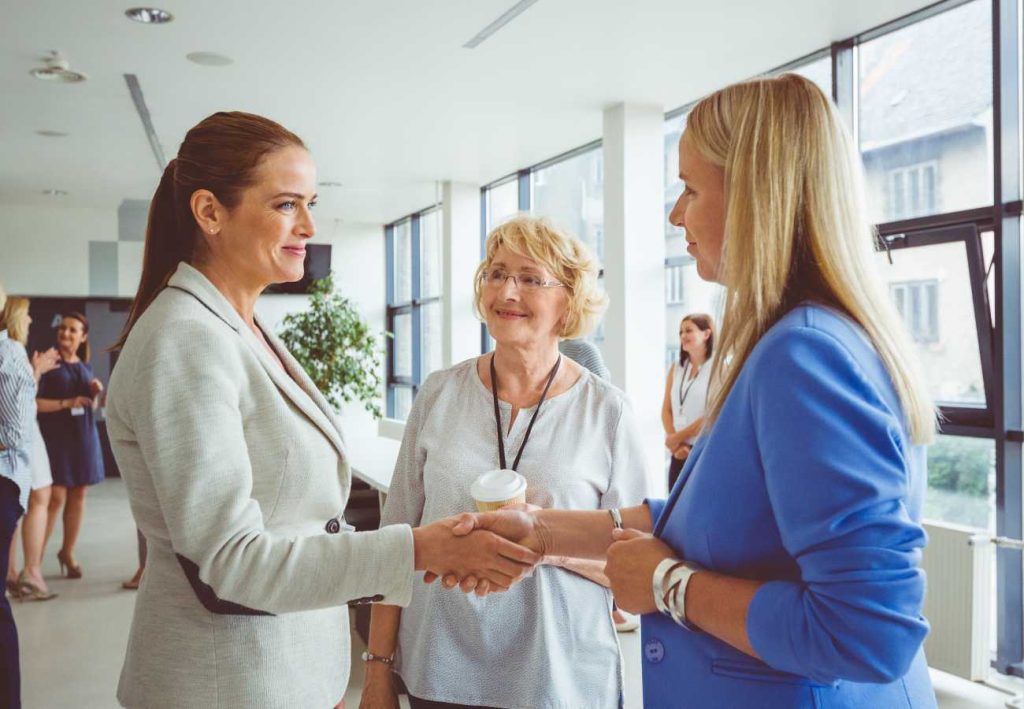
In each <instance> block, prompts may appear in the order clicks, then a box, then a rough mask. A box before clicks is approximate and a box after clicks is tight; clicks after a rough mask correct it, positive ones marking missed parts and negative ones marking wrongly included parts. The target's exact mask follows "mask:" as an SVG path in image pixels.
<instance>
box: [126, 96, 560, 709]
mask: <svg viewBox="0 0 1024 709" xmlns="http://www.w3.org/2000/svg"><path fill="white" fill-rule="evenodd" d="M315 192H316V168H315V166H314V165H313V161H312V159H311V158H310V155H309V153H308V151H307V150H306V147H305V145H304V144H303V143H302V141H301V140H300V139H299V138H298V136H296V135H295V134H293V133H291V132H290V131H288V130H286V129H285V128H283V127H282V126H280V125H278V124H277V123H274V122H273V121H270V120H268V119H266V118H262V117H260V116H255V115H252V114H248V113H238V112H234V113H216V114H214V115H212V116H210V117H208V118H206V119H205V120H203V121H201V122H200V123H199V124H198V125H196V126H195V127H193V128H192V129H191V130H190V131H189V132H188V133H187V134H186V135H185V140H184V142H182V144H181V147H180V148H179V150H178V156H177V158H175V159H174V160H172V161H171V162H170V163H169V164H168V166H167V168H166V170H165V171H164V175H163V178H162V179H161V181H160V186H159V187H158V188H157V191H156V194H155V195H154V196H153V200H152V202H151V205H150V212H149V223H148V226H147V229H146V247H145V255H144V262H143V269H142V279H141V282H140V284H139V290H138V293H137V295H136V297H135V301H134V303H133V306H132V311H131V313H130V315H129V319H128V324H127V325H126V327H125V331H124V334H123V336H122V338H121V340H120V342H119V343H118V345H119V346H121V348H122V349H121V354H120V357H119V358H118V362H117V367H116V368H115V370H114V374H113V376H112V378H111V383H110V396H109V398H108V402H107V404H108V405H107V422H108V426H109V431H110V440H111V446H112V447H113V451H114V455H115V457H116V459H117V464H118V467H119V468H120V470H121V475H122V477H123V478H124V480H125V484H126V486H127V489H128V497H129V500H130V502H131V506H132V513H133V514H134V516H135V521H136V523H137V525H138V528H139V530H140V531H141V533H142V534H143V535H144V536H145V538H146V542H147V545H148V551H149V553H148V558H147V560H146V572H145V574H144V575H143V577H142V583H141V584H140V586H139V595H138V598H137V600H136V603H135V615H134V618H133V620H132V628H131V634H130V636H129V640H128V650H127V653H126V656H125V662H124V667H123V669H122V672H121V681H120V685H119V687H118V692H117V696H118V699H119V701H120V702H121V703H122V704H123V705H124V706H128V707H195V706H203V707H206V706H210V707H212V706H218V707H235V706H261V707H285V706H289V707H291V706H296V707H330V706H335V705H337V704H339V703H340V702H341V701H342V699H343V697H344V694H345V687H346V685H347V683H348V676H349V669H350V666H351V658H350V657H349V623H348V609H347V608H346V604H348V603H371V602H380V601H384V602H387V603H389V604H393V605H399V606H404V605H407V604H408V603H409V601H410V598H411V597H412V588H413V582H414V578H415V571H416V570H428V571H435V572H444V571H447V570H448V568H449V567H451V568H458V569H462V570H463V572H464V573H465V572H469V571H470V570H475V573H476V574H478V575H480V576H481V577H483V578H486V579H489V581H490V583H491V584H493V585H495V586H496V587H498V588H508V587H509V586H511V585H512V584H513V583H515V582H516V581H518V580H519V579H520V578H521V577H522V576H523V575H524V574H525V573H527V572H528V571H529V570H531V569H532V568H533V565H534V564H536V563H537V562H539V561H540V557H539V556H538V555H537V554H534V553H533V552H531V551H529V550H527V549H525V548H523V547H521V546H519V545H517V544H514V543H512V542H509V541H506V540H504V539H502V538H500V537H497V536H496V535H494V534H492V533H489V532H488V533H486V534H481V535H472V536H470V537H468V538H461V537H460V538H456V537H454V535H453V534H452V533H451V528H452V527H453V526H454V521H453V520H450V519H441V520H438V521H436V522H433V523H432V524H429V525H426V526H423V527H418V528H416V529H413V528H411V527H410V526H409V525H405V524H396V525H393V526H390V527H388V528H386V529H381V530H378V531H372V532H361V533H356V532H354V531H349V530H351V527H349V526H348V525H347V524H345V521H344V512H345V504H346V502H347V500H348V495H349V490H350V487H351V474H350V468H349V462H348V455H347V452H346V447H345V443H344V440H343V436H342V433H341V429H340V427H339V425H338V421H337V418H336V416H335V412H334V411H332V410H331V408H330V406H329V405H328V403H327V401H326V400H325V399H324V397H323V396H322V395H321V394H320V392H319V391H317V389H316V386H315V385H314V384H313V382H312V381H311V380H310V378H309V377H308V376H307V375H306V373H305V372H303V370H302V368H301V366H300V365H299V364H298V363H297V362H296V361H295V359H294V358H293V357H292V356H291V355H290V354H289V353H288V351H287V350H286V349H285V348H284V347H283V346H282V345H281V343H280V342H279V341H278V339H277V338H276V337H275V336H274V335H273V333H272V332H270V330H268V329H267V327H266V326H265V325H264V324H263V323H262V322H261V321H260V319H259V318H258V317H257V316H256V315H255V313H254V305H255V302H256V299H257V297H258V296H259V295H260V293H261V292H262V291H263V289H264V288H266V287H267V286H268V285H270V284H271V283H282V282H292V281H297V280H299V279H300V278H301V277H302V276H303V260H304V256H305V250H306V249H305V245H306V242H307V241H308V240H309V239H310V238H312V237H313V235H314V233H315V231H316V228H315V226H314V223H313V217H312V214H311V212H310V210H311V209H312V207H313V204H314V202H315V199H316V194H315Z"/></svg>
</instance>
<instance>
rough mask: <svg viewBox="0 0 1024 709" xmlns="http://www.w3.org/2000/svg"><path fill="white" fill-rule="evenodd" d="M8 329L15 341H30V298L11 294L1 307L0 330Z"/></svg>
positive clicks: (9, 334)
mask: <svg viewBox="0 0 1024 709" xmlns="http://www.w3.org/2000/svg"><path fill="white" fill-rule="evenodd" d="M5 328H6V329H7V334H8V336H9V337H10V338H11V339H12V340H14V341H15V342H20V343H21V344H23V345H24V344H25V343H27V342H28V298H19V297H17V296H11V297H10V298H8V299H7V303H6V304H5V305H4V306H3V308H2V309H0V330H3V329H5Z"/></svg>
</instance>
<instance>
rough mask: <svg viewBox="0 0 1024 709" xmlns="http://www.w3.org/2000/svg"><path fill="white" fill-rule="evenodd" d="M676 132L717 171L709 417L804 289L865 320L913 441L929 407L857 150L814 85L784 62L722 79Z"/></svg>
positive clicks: (926, 423) (925, 424)
mask: <svg viewBox="0 0 1024 709" xmlns="http://www.w3.org/2000/svg"><path fill="white" fill-rule="evenodd" d="M683 139H684V140H688V141H690V145H692V146H693V147H694V148H695V149H696V150H697V152H698V153H700V155H701V156H702V157H703V158H704V159H705V160H708V161H709V162H711V163H712V164H714V165H717V166H719V167H721V168H722V169H723V170H724V172H725V196H726V219H725V239H724V248H723V251H722V261H721V271H720V272H719V274H718V275H719V279H720V280H721V281H722V282H723V283H724V284H725V287H726V293H725V308H724V311H725V312H724V317H723V319H722V327H721V330H720V333H721V335H720V339H719V344H718V349H719V353H720V355H719V356H718V357H716V358H715V364H714V370H713V379H714V380H715V381H716V382H718V386H717V387H716V390H715V391H714V392H713V396H712V401H711V405H710V406H709V415H708V421H709V425H710V422H713V421H714V420H715V419H716V418H717V417H718V414H719V413H720V412H721V410H722V406H723V404H724V402H725V399H726V397H727V396H728V394H729V392H730V390H731V389H732V387H733V385H734V384H735V383H736V379H737V378H738V376H739V373H740V370H741V369H742V368H743V364H744V362H746V360H747V358H748V357H749V356H750V353H751V352H752V351H753V349H754V347H755V346H756V345H757V343H758V341H759V340H760V339H761V337H762V336H763V335H764V334H765V333H766V332H767V331H768V329H769V328H771V327H772V325H774V324H775V323H776V322H777V321H778V320H779V319H780V318H781V317H782V316H783V315H785V314H786V312H788V311H789V310H791V309H792V308H793V307H795V306H797V305H799V304H800V303H801V302H803V301H806V300H812V301H818V302H821V303H824V304H827V305H831V306H833V307H835V308H837V309H839V310H840V311H842V312H844V313H845V314H846V315H848V316H849V317H850V318H852V319H853V320H854V321H855V322H857V323H858V324H859V325H860V326H861V327H862V328H864V330H865V332H866V333H867V336H868V338H869V339H870V340H871V342H872V344H873V345H874V347H875V349H876V350H877V351H878V354H879V355H880V356H881V358H882V361H883V363H884V364H885V367H886V369H887V370H888V372H889V376H890V377H891V379H892V383H893V386H894V387H895V390H896V393H897V394H898V396H899V399H900V404H901V405H902V408H903V414H904V416H905V420H906V425H907V428H908V429H909V432H910V437H911V439H912V441H913V442H914V443H915V444H923V443H927V442H929V441H930V440H931V439H932V438H933V437H934V433H935V423H936V411H935V408H934V405H933V403H932V401H931V397H930V396H929V394H928V390H927V387H926V385H925V381H924V377H923V376H922V374H921V372H920V367H919V364H918V362H917V361H916V359H915V357H914V356H913V349H912V347H911V343H910V340H909V338H908V337H907V335H906V333H905V331H904V328H903V324H902V322H901V321H900V319H899V316H898V314H897V312H896V309H895V307H894V306H893V305H892V303H891V301H890V300H889V297H888V294H887V293H886V291H885V289H884V287H883V285H882V282H881V279H880V278H879V277H878V273H877V270H876V269H877V266H876V262H875V253H874V244H875V243H876V242H875V240H876V234H875V231H874V228H873V227H872V226H871V224H870V223H869V222H868V220H867V218H866V215H867V209H866V206H865V198H864V176H863V167H862V165H861V162H860V157H859V155H858V153H857V150H856V148H855V146H854V144H853V140H852V138H851V136H850V134H849V132H848V131H847V130H846V128H845V126H844V125H843V123H842V120H841V119H840V117H839V115H838V113H837V112H836V110H835V108H834V107H833V106H832V104H831V102H830V101H829V100H828V99H827V98H826V97H825V94H823V93H822V91H821V89H819V88H818V87H817V86H815V84H814V83H812V82H811V81H808V80H807V79H804V78H803V77H800V76H797V75H794V74H783V75H781V76H778V77H775V78H769V79H756V80H753V81H747V82H743V83H739V84H734V85H732V86H728V87H726V88H724V89H722V90H720V91H717V92H715V93H713V94H711V95H710V96H708V97H706V98H705V99H703V100H702V101H700V103H698V104H697V105H696V106H695V107H694V108H693V110H692V111H691V112H690V114H689V116H688V117H687V125H686V132H685V133H684V135H683Z"/></svg>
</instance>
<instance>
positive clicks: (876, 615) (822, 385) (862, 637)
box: [641, 305, 936, 709]
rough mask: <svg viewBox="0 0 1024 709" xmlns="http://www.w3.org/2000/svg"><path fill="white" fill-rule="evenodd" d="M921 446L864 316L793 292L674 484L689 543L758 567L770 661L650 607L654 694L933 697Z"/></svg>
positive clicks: (784, 698) (704, 699)
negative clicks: (795, 298)
mask: <svg viewBox="0 0 1024 709" xmlns="http://www.w3.org/2000/svg"><path fill="white" fill-rule="evenodd" d="M925 483H926V460H925V450H924V448H923V447H921V446H912V445H911V444H910V442H909V435H908V432H907V429H906V425H905V422H904V418H903V415H902V409H901V407H900V404H899V400H898V397H897V395H896V392H895V390H894V389H893V386H892V383H891V381H890V378H889V376H888V373H887V371H886V369H885V367H884V366H883V364H882V361H881V359H880V358H879V356H878V354H877V352H876V351H875V349H874V348H873V347H872V346H871V344H870V342H869V341H868V339H867V337H866V336H865V334H864V332H863V330H862V329H861V328H860V327H858V326H857V325H855V324H854V323H853V322H852V321H851V320H849V319H848V318H846V317H844V316H842V315H840V314H838V313H837V312H836V311H834V310H831V309H828V308H825V307H821V306H816V305H803V306H800V307H798V308H796V309H794V310H792V311H791V312H789V313H788V314H787V315H786V316H784V317H783V318H782V319H781V320H780V321H779V322H778V323H777V324H776V325H775V326H774V327H772V328H771V329H770V330H769V331H768V333H767V334H766V335H765V336H764V337H763V338H762V340H761V341H760V342H759V343H758V344H757V346H756V347H755V348H754V350H753V352H752V353H751V355H750V357H749V359H748V360H747V362H746V363H745V364H744V366H743V371H742V372H741V374H740V376H739V378H738V379H737V381H736V383H735V385H734V387H733V390H732V391H731V392H730V393H729V396H728V399H727V400H726V402H725V405H724V407H723V408H722V412H721V415H720V416H719V419H718V420H717V422H716V423H715V424H714V427H713V428H712V429H711V430H710V431H708V432H707V433H706V434H705V435H703V436H702V437H701V438H700V439H699V440H698V441H697V444H696V445H695V446H694V449H693V451H692V452H691V454H690V457H689V459H688V460H687V462H686V466H685V468H684V469H683V472H682V474H681V475H680V478H679V481H678V482H677V483H676V485H675V487H674V488H673V489H672V491H671V493H670V495H669V498H668V499H667V500H649V501H648V504H649V505H650V508H651V515H652V517H653V518H654V522H655V534H656V535H657V536H659V537H660V538H661V539H663V540H664V541H665V542H666V543H667V544H669V545H670V546H671V547H672V548H673V549H675V551H676V552H677V553H678V554H679V556H680V557H681V558H684V559H687V560H690V561H692V562H694V563H696V564H698V565H700V566H702V567H705V568H707V569H712V570H715V571H718V572H721V573H723V574H728V575H730V576H738V577H743V578H751V579H759V580H763V581H766V583H765V584H764V585H763V586H761V588H760V589H759V590H758V591H757V593H756V595H755V596H754V598H753V601H752V602H751V604H750V609H749V613H748V617H747V633H748V634H749V636H750V642H751V644H752V645H753V647H754V649H755V650H756V651H757V654H758V655H759V656H760V657H761V658H762V660H763V661H759V660H756V659H754V658H752V657H750V656H748V655H745V654H744V653H741V652H740V651H738V650H735V649H733V648H732V647H730V646H729V645H726V644H725V643H723V642H721V641H720V640H717V639H715V638H713V637H712V636H710V635H708V634H706V633H703V632H701V631H700V630H697V629H694V630H692V631H691V630H687V629H684V628H682V627H680V626H678V625H676V624H675V623H673V622H672V620H671V619H669V618H666V617H665V616H662V615H661V614H658V613H652V614H649V615H645V616H644V617H643V619H642V638H641V640H642V644H643V660H642V662H643V685H644V705H645V706H647V707H658V708H660V707H699V708H700V709H712V708H714V707H723V708H724V707H728V708H730V709H732V708H734V707H758V708H769V707H786V708H787V709H789V708H792V707H815V708H816V709H824V708H826V707H828V708H831V707H864V708H875V707H885V708H886V709H896V708H897V707H912V708H913V709H918V708H920V707H935V706H936V704H935V695H934V692H933V690H932V687H931V681H930V679H929V677H928V667H927V664H926V662H925V658H924V652H923V651H922V649H921V643H922V642H923V640H924V637H925V635H926V634H927V633H928V623H927V622H926V621H925V619H924V618H922V617H921V604H922V601H923V599H924V590H925V579H924V573H923V572H922V571H921V570H920V569H919V568H918V563H919V562H920V558H921V549H922V548H923V547H924V545H925V534H924V530H923V529H922V528H921V526H920V524H919V522H920V518H921V503H922V498H923V496H924V489H925Z"/></svg>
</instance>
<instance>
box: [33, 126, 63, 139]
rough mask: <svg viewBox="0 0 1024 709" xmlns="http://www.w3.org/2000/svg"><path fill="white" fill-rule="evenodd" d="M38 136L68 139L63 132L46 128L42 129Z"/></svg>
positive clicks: (37, 133)
mask: <svg viewBox="0 0 1024 709" xmlns="http://www.w3.org/2000/svg"><path fill="white" fill-rule="evenodd" d="M36 135H41V136H44V137H46V138H66V137H67V135H68V134H67V133H65V132H64V131H61V130H48V129H46V128H41V129H39V130H37V131H36Z"/></svg>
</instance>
